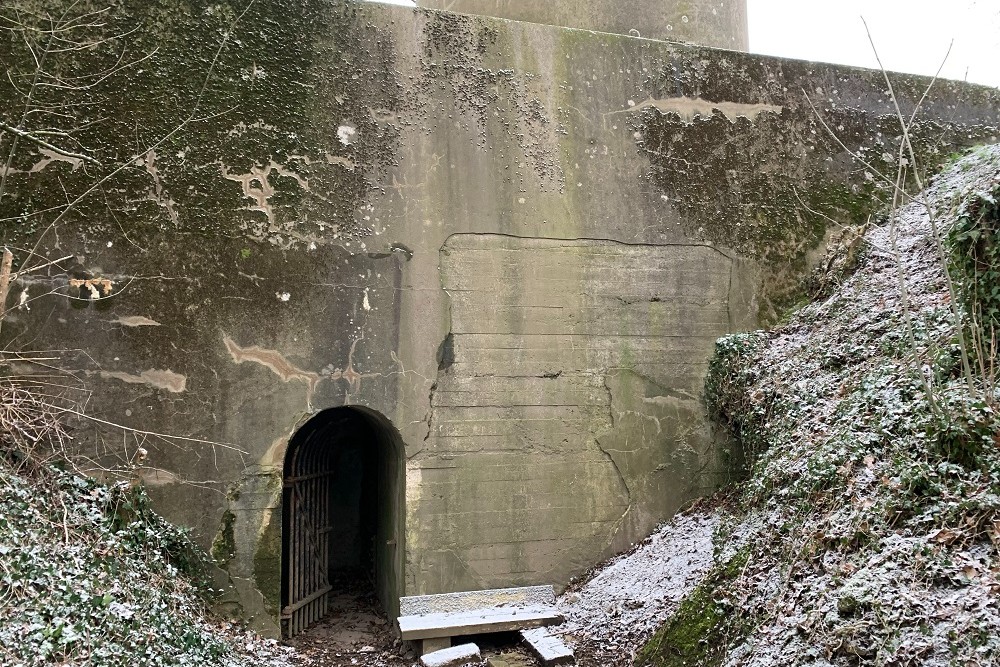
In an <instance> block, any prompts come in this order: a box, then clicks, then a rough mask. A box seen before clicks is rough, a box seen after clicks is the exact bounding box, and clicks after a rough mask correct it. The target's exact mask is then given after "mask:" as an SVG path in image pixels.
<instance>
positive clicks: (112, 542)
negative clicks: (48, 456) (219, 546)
mask: <svg viewBox="0 0 1000 667" xmlns="http://www.w3.org/2000/svg"><path fill="white" fill-rule="evenodd" d="M66 437H67V435H66V434H65V433H64V432H63V431H62V428H61V425H60V423H59V420H58V418H57V417H56V416H55V415H54V414H53V413H52V411H51V410H50V409H49V408H48V407H47V406H46V405H45V404H44V402H42V401H41V400H38V399H36V398H35V397H34V394H33V393H30V392H27V391H25V389H24V388H23V387H21V386H19V385H18V383H17V382H16V381H15V380H10V379H6V380H3V381H0V619H3V621H2V622H0V664H2V665H12V666H15V665H24V666H28V665H30V666H32V667H34V666H36V665H46V664H52V665H69V664H73V665H84V664H86V665H100V666H101V667H116V666H118V665H121V666H123V667H124V666H126V665H127V666H129V667H131V666H133V665H150V666H153V665H171V666H173V665H226V666H234V667H235V666H236V665H245V666H250V667H252V666H255V665H261V666H263V665H269V666H274V665H281V664H284V660H283V659H282V657H281V656H282V655H284V649H281V648H280V647H278V646H277V644H276V643H275V642H267V641H262V640H260V639H257V638H255V637H253V636H252V635H250V634H248V633H244V632H243V631H242V630H240V629H239V628H238V627H237V626H234V625H231V624H229V623H224V622H221V621H213V620H212V619H211V618H210V617H209V616H208V614H207V609H206V606H205V603H204V600H203V598H202V596H201V592H202V589H201V584H200V583H199V579H198V576H199V572H201V571H202V569H201V568H202V565H203V562H204V561H203V558H204V557H203V555H202V554H201V553H200V552H199V551H198V549H197V547H195V546H194V545H193V544H192V543H191V542H190V540H189V539H188V538H187V536H186V535H185V534H184V533H183V532H182V531H180V530H178V529H177V528H175V527H173V526H171V525H170V524H168V523H167V522H166V521H164V520H163V519H162V518H160V517H159V516H157V515H156V514H154V513H153V512H152V511H151V510H150V508H149V503H148V500H147V497H146V495H145V493H144V491H143V489H142V487H141V486H133V485H130V484H127V483H123V484H117V485H112V486H108V485H104V484H101V483H99V482H97V481H95V480H93V479H88V478H84V477H82V476H80V475H77V474H75V473H73V472H69V471H66V470H61V469H59V468H58V467H56V466H54V465H52V464H51V463H46V462H43V461H42V460H40V457H41V456H42V454H43V452H46V451H51V449H52V445H53V444H56V445H58V442H59V441H60V440H65V438H66Z"/></svg>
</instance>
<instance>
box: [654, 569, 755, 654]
mask: <svg viewBox="0 0 1000 667" xmlns="http://www.w3.org/2000/svg"><path fill="white" fill-rule="evenodd" d="M747 558H748V553H747V552H746V551H741V552H739V553H737V554H736V555H734V556H733V557H732V558H731V559H730V560H729V562H728V563H726V564H725V565H722V566H717V567H716V568H715V569H713V570H712V571H711V572H710V573H709V574H708V576H707V577H706V578H705V581H704V582H702V583H701V584H699V585H698V586H697V587H696V588H695V589H694V590H693V591H692V592H691V593H690V594H689V595H688V596H687V597H686V598H684V600H683V601H682V602H681V604H680V607H678V609H677V611H676V612H675V613H674V615H673V616H671V617H670V620H669V621H667V623H666V624H665V625H664V626H663V627H662V628H660V629H659V630H658V631H657V632H656V634H654V635H653V637H652V639H650V640H649V641H648V642H647V643H646V645H645V646H643V647H642V649H641V650H640V651H639V654H638V655H637V656H636V660H635V664H636V665H637V666H639V667H645V666H647V665H648V666H651V667H691V666H692V665H698V667H718V665H721V664H722V659H723V658H724V657H725V655H726V649H727V647H728V646H729V645H730V644H731V643H732V642H734V641H735V640H737V639H739V638H740V637H742V636H744V635H745V634H746V630H747V628H748V626H749V621H748V619H745V618H741V617H739V616H737V615H734V614H733V613H732V607H731V605H730V604H728V603H727V602H726V601H725V596H726V595H727V592H726V590H725V587H726V584H727V583H728V582H730V581H732V580H733V579H735V578H736V576H737V575H738V574H739V573H740V571H741V570H742V569H743V567H744V566H745V565H746V562H747Z"/></svg>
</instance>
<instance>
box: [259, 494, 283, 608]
mask: <svg viewBox="0 0 1000 667" xmlns="http://www.w3.org/2000/svg"><path fill="white" fill-rule="evenodd" d="M253 576H254V581H255V582H256V584H257V590H259V591H260V592H261V594H262V595H263V596H264V606H265V608H266V609H267V611H268V613H270V614H271V615H272V616H273V617H275V618H277V617H278V611H279V608H280V606H281V512H280V510H278V511H272V512H271V515H270V521H268V522H267V524H266V525H265V526H264V530H263V531H262V532H261V535H260V540H259V541H258V542H257V550H256V551H255V552H254V555H253Z"/></svg>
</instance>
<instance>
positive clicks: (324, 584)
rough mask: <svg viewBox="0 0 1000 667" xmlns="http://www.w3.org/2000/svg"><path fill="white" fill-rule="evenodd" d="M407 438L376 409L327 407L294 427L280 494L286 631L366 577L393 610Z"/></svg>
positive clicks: (320, 613) (290, 633) (322, 611)
mask: <svg viewBox="0 0 1000 667" xmlns="http://www.w3.org/2000/svg"><path fill="white" fill-rule="evenodd" d="M403 460H404V457H403V446H402V441H401V439H400V436H399V433H398V432H397V431H396V429H395V428H394V427H393V426H392V424H391V422H389V420H388V419H386V418H385V417H383V416H382V415H381V414H379V413H377V412H375V411H374V410H369V409H367V408H362V407H342V408H331V409H328V410H324V411H322V412H320V413H319V414H317V415H316V416H314V417H312V418H311V419H310V420H309V421H308V422H306V423H305V424H304V425H303V426H302V427H301V428H300V429H299V430H298V431H297V432H296V433H295V435H294V436H293V437H292V439H291V441H290V442H289V444H288V450H287V451H286V453H285V465H284V488H283V494H282V545H281V547H282V550H281V555H282V558H281V574H282V576H281V582H282V583H281V632H282V635H283V636H284V637H285V638H290V637H294V636H295V635H296V634H298V633H299V632H301V631H302V630H304V629H305V628H306V627H308V626H309V625H311V624H312V623H314V622H315V621H318V620H320V619H321V618H323V617H324V616H325V615H326V614H327V612H328V611H329V596H330V595H331V593H337V592H340V591H345V590H348V589H350V590H357V589H358V588H359V587H365V586H367V587H369V588H370V589H373V590H374V592H375V593H376V594H377V595H378V598H379V601H380V602H381V604H382V608H383V609H384V610H385V611H386V612H387V613H388V614H389V615H390V616H395V615H396V607H397V606H398V604H399V583H400V581H401V580H402V557H403V497H404V496H403V493H404V484H403V476H404V466H403Z"/></svg>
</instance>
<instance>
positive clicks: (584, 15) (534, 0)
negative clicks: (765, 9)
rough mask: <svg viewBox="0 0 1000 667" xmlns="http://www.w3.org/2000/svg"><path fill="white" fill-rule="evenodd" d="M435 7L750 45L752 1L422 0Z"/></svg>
mask: <svg viewBox="0 0 1000 667" xmlns="http://www.w3.org/2000/svg"><path fill="white" fill-rule="evenodd" d="M417 5H418V6H420V7H427V8H429V9H444V10H447V11H450V12H460V13H463V14H481V15H484V16H496V17H499V18H505V19H511V20H513V21H527V22H530V23H544V24H547V25H555V26H562V27H565V28H579V29H582V30H597V31H600V32H613V33H618V34H619V35H629V34H631V35H635V36H642V37H645V38H647V39H660V40H672V41H679V42H691V43H692V44H700V45H702V46H714V47H718V48H721V49H732V50H734V51H746V50H748V49H749V38H748V33H747V3H746V0H693V1H690V0H628V1H627V2H622V0H587V1H586V2H581V1H580V0H544V1H539V0H417Z"/></svg>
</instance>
